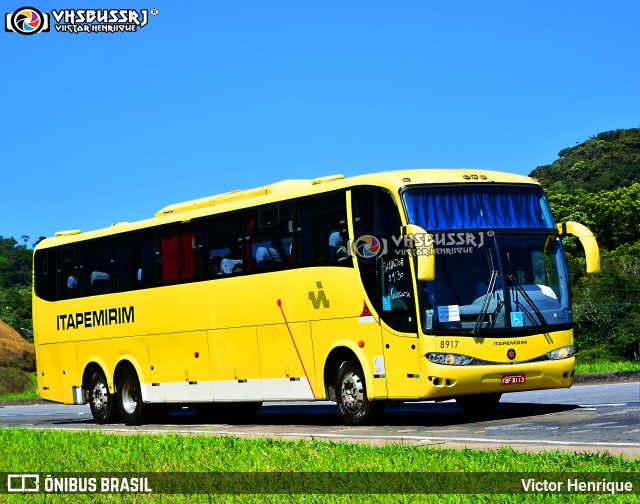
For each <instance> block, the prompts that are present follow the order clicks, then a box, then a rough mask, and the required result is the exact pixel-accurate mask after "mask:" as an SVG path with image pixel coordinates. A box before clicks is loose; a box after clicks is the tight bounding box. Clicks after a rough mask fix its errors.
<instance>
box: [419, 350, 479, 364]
mask: <svg viewBox="0 0 640 504" xmlns="http://www.w3.org/2000/svg"><path fill="white" fill-rule="evenodd" d="M426 357H427V359H429V361H431V362H433V363H434V364H447V365H450V366H468V365H469V364H471V362H473V357H467V356H466V355H459V354H450V353H448V354H445V353H435V352H434V353H428V354H427V355H426Z"/></svg>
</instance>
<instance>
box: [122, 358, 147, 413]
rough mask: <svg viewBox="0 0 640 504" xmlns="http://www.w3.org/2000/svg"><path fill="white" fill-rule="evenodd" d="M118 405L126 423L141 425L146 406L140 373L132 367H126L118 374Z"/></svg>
mask: <svg viewBox="0 0 640 504" xmlns="http://www.w3.org/2000/svg"><path fill="white" fill-rule="evenodd" d="M117 384H118V407H119V408H120V416H121V417H122V420H123V421H124V423H125V425H140V424H141V423H142V422H143V421H144V414H145V412H146V408H145V405H144V403H143V402H142V392H141V388H140V380H139V379H138V375H137V374H136V372H135V371H134V370H133V369H132V368H125V369H124V370H123V371H122V372H121V373H120V375H119V376H118V381H117Z"/></svg>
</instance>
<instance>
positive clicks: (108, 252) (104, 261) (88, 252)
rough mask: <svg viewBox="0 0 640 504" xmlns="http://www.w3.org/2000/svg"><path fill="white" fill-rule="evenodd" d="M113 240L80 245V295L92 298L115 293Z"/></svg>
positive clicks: (105, 239) (106, 239) (108, 239)
mask: <svg viewBox="0 0 640 504" xmlns="http://www.w3.org/2000/svg"><path fill="white" fill-rule="evenodd" d="M113 255H114V250H113V239H112V238H104V239H101V240H91V241H87V242H84V243H82V244H80V268H79V278H78V281H79V284H80V295H81V296H91V295H93V294H104V293H107V292H112V291H113V286H114V278H113V277H114V269H115V268H114V266H115V264H114V262H115V261H114V257H113Z"/></svg>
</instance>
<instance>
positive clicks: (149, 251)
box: [116, 231, 154, 291]
mask: <svg viewBox="0 0 640 504" xmlns="http://www.w3.org/2000/svg"><path fill="white" fill-rule="evenodd" d="M116 259H117V272H116V288H117V290H118V291H126V290H133V289H141V288H144V287H151V286H152V285H153V279H154V275H153V232H152V231H147V232H144V233H133V234H125V235H120V236H118V237H117V238H116Z"/></svg>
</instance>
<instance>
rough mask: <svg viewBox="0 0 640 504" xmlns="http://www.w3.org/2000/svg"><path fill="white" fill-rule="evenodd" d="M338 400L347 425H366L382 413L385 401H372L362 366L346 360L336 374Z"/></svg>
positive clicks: (343, 419)
mask: <svg viewBox="0 0 640 504" xmlns="http://www.w3.org/2000/svg"><path fill="white" fill-rule="evenodd" d="M335 390H336V402H337V403H338V410H339V411H340V416H341V417H342V421H343V422H344V423H345V424H347V425H365V424H367V423H370V422H371V421H373V420H374V419H375V418H376V417H378V416H379V415H380V414H382V412H383V410H384V402H381V401H370V400H369V398H368V397H367V385H366V383H365V379H364V373H363V372H362V368H361V367H360V366H359V365H358V364H356V363H354V362H352V361H344V362H343V363H342V364H341V365H340V367H339V368H338V373H337V374H336V388H335Z"/></svg>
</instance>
